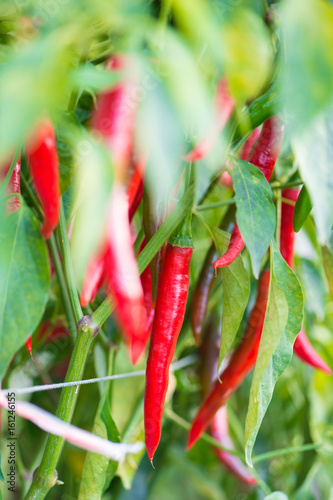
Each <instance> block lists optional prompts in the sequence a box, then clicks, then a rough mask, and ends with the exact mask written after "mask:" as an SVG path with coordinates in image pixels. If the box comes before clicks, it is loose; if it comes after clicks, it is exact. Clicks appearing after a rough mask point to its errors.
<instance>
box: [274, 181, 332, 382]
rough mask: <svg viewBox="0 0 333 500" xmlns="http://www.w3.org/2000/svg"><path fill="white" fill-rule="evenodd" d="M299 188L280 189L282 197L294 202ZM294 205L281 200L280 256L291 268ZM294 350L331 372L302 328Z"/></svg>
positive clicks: (314, 365) (306, 360)
mask: <svg viewBox="0 0 333 500" xmlns="http://www.w3.org/2000/svg"><path fill="white" fill-rule="evenodd" d="M298 194H299V190H298V189H293V188H286V189H283V190H282V198H283V199H286V200H290V201H292V202H294V203H296V200H297V198H298ZM294 210H295V207H294V206H293V205H289V204H288V203H284V202H282V208H281V230H280V251H281V255H282V257H283V258H284V259H285V261H286V262H287V264H288V265H289V266H290V267H291V268H292V269H293V267H294V243H295V231H294V228H293V216H294ZM294 352H295V353H296V354H297V356H298V357H299V358H300V359H302V360H303V361H304V362H305V363H307V364H308V365H310V366H313V367H314V368H318V369H319V370H323V371H324V372H326V373H327V374H328V375H331V374H332V371H331V369H330V368H329V366H328V365H327V363H325V361H324V360H323V359H322V358H321V357H320V356H319V354H318V353H317V352H316V351H315V350H314V348H313V347H312V345H311V344H310V342H309V339H308V338H307V336H306V333H305V330H304V328H302V329H301V331H300V332H299V334H298V335H297V337H296V340H295V344H294Z"/></svg>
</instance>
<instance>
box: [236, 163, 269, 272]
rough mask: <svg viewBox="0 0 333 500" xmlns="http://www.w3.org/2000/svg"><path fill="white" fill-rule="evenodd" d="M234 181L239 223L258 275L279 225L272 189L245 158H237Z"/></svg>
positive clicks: (254, 270) (253, 267) (253, 266)
mask: <svg viewBox="0 0 333 500" xmlns="http://www.w3.org/2000/svg"><path fill="white" fill-rule="evenodd" d="M232 180H233V183H234V189H235V195H236V205H237V213H236V217H237V223H238V226H239V229H240V232H241V235H242V237H243V239H244V241H245V244H246V247H247V248H248V250H249V252H250V257H251V263H252V269H253V274H254V276H255V277H256V278H258V276H259V269H260V262H261V259H262V258H263V256H264V254H265V252H266V250H267V249H268V247H269V244H270V242H271V241H272V238H273V236H274V231H275V226H276V214H275V207H274V204H273V202H272V196H273V195H272V190H271V187H270V185H269V184H268V182H267V181H266V179H265V177H264V175H263V174H262V173H261V172H260V170H259V169H258V168H257V167H255V166H254V165H252V164H251V163H248V162H245V161H240V160H237V161H236V164H235V167H234V169H233V172H232Z"/></svg>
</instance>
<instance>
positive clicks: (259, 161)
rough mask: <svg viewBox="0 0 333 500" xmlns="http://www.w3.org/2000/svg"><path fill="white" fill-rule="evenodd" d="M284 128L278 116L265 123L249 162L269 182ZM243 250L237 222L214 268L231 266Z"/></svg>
mask: <svg viewBox="0 0 333 500" xmlns="http://www.w3.org/2000/svg"><path fill="white" fill-rule="evenodd" d="M283 128H284V127H283V124H282V122H281V121H280V119H279V118H278V117H277V116H273V117H272V118H270V119H269V120H267V121H265V123H264V125H263V127H262V131H261V133H260V136H259V139H258V142H257V144H256V146H255V148H254V150H253V153H252V154H251V156H250V158H249V160H248V161H249V162H250V163H253V165H255V166H256V167H258V168H259V170H260V171H261V172H262V173H263V174H264V176H265V178H266V180H267V181H269V180H270V178H271V176H272V173H273V169H274V165H275V162H276V160H277V157H278V156H279V152H280V147H281V142H282V134H283ZM243 248H244V241H243V238H242V235H241V233H240V230H239V227H238V224H237V221H236V222H235V227H234V229H233V231H232V233H231V238H230V243H229V246H228V249H227V251H226V253H225V254H224V255H222V257H220V258H219V259H217V260H216V261H215V262H214V263H213V266H214V268H215V269H216V268H218V267H225V266H229V265H230V264H231V263H232V262H233V261H234V260H235V259H236V257H237V256H238V255H239V254H240V253H241V251H242V250H243Z"/></svg>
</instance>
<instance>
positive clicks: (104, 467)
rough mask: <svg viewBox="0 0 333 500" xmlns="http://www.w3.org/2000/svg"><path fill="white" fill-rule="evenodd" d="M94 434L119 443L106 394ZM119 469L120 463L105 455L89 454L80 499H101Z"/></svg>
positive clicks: (100, 407) (98, 414) (95, 423)
mask: <svg viewBox="0 0 333 500" xmlns="http://www.w3.org/2000/svg"><path fill="white" fill-rule="evenodd" d="M92 432H93V434H96V436H99V437H101V438H103V439H108V440H109V441H113V442H115V443H119V431H118V429H117V427H116V424H115V423H114V421H113V419H112V417H111V414H110V405H109V401H108V398H107V396H106V392H105V394H104V396H103V398H102V399H101V401H100V404H99V406H98V409H97V412H96V416H95V420H94V426H93V429H92ZM117 467H118V462H115V461H114V460H111V459H110V458H108V457H106V456H104V455H100V454H97V453H93V452H88V453H87V455H86V460H85V464H84V469H83V474H82V479H81V484H80V493H79V497H80V498H94V499H98V498H101V497H102V494H103V491H105V489H107V488H108V486H109V485H110V482H111V479H112V478H113V477H114V475H115V473H116V470H117Z"/></svg>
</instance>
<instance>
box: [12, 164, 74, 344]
mask: <svg viewBox="0 0 333 500" xmlns="http://www.w3.org/2000/svg"><path fill="white" fill-rule="evenodd" d="M21 183H22V185H23V186H24V190H25V192H26V193H27V194H28V196H29V198H30V200H31V202H32V204H33V206H34V207H35V209H36V211H37V213H38V215H39V216H40V217H41V218H43V211H42V209H41V207H40V205H39V202H38V200H37V198H36V196H35V195H34V193H33V192H32V190H31V188H30V186H29V183H28V181H27V180H26V178H25V177H24V175H23V174H22V173H21ZM49 248H50V253H51V257H52V262H53V265H54V269H55V272H56V275H57V279H58V283H59V288H60V293H61V297H62V302H63V305H64V310H65V314H66V319H67V323H68V328H69V333H70V336H71V339H72V340H73V341H75V339H76V335H77V329H76V322H75V318H74V314H73V310H72V306H71V302H70V298H69V294H68V289H67V284H66V281H65V277H64V273H63V270H62V267H61V265H60V262H59V257H58V252H57V246H56V241H55V237H54V234H52V236H51V238H50V239H49Z"/></svg>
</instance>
